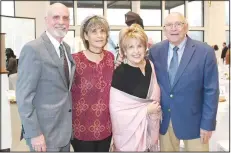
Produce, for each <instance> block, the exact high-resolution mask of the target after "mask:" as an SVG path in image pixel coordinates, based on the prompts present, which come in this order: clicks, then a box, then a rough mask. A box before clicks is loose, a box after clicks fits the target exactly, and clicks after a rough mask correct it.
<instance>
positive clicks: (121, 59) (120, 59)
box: [115, 54, 123, 69]
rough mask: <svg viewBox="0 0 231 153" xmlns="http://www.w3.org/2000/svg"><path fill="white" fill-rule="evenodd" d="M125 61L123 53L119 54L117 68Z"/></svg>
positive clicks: (116, 62)
mask: <svg viewBox="0 0 231 153" xmlns="http://www.w3.org/2000/svg"><path fill="white" fill-rule="evenodd" d="M122 62H123V55H121V54H118V55H117V59H116V61H115V69H116V68H117V67H118V66H119V65H120V64H121V63H122Z"/></svg>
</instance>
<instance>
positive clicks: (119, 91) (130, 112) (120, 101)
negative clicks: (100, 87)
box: [109, 24, 162, 151]
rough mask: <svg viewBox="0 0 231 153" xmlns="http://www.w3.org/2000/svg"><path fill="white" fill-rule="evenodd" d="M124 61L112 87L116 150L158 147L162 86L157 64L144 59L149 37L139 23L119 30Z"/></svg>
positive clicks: (149, 149) (141, 149) (140, 149)
mask: <svg viewBox="0 0 231 153" xmlns="http://www.w3.org/2000/svg"><path fill="white" fill-rule="evenodd" d="M119 38H120V40H119V44H120V48H121V54H122V55H123V56H124V57H125V61H124V62H123V63H122V64H121V65H120V66H118V67H117V68H116V70H115V71H114V74H113V79H112V85H111V90H110V104H109V105H110V115H111V122H112V134H113V140H112V141H113V142H112V143H113V145H112V146H113V147H112V150H113V151H158V138H159V126H160V121H161V117H162V116H161V115H162V113H161V108H160V103H159V102H160V88H159V85H158V83H157V79H156V75H155V69H154V65H153V64H152V63H151V61H149V60H146V59H145V55H146V50H147V42H148V38H147V35H146V34H145V32H144V30H143V29H142V28H141V27H140V26H139V25H137V24H133V25H132V26H130V27H126V28H124V29H122V30H121V31H120V36H119Z"/></svg>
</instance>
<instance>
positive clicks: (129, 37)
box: [119, 24, 148, 67]
mask: <svg viewBox="0 0 231 153" xmlns="http://www.w3.org/2000/svg"><path fill="white" fill-rule="evenodd" d="M119 39H120V40H119V44H120V47H121V48H120V52H121V54H122V55H123V56H124V57H125V58H126V59H127V60H128V64H129V65H131V66H134V67H138V66H139V65H141V64H142V63H143V61H144V59H145V55H146V52H147V42H148V38H147V35H146V34H145V32H144V30H143V29H142V28H141V27H140V26H139V25H137V24H133V25H131V26H130V27H126V28H123V29H122V30H121V31H120V34H119Z"/></svg>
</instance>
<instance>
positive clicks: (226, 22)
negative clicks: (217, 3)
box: [225, 1, 230, 26]
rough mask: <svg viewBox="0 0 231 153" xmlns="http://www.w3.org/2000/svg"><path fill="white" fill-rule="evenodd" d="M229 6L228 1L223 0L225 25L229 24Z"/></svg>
mask: <svg viewBox="0 0 231 153" xmlns="http://www.w3.org/2000/svg"><path fill="white" fill-rule="evenodd" d="M229 6H230V1H225V25H227V26H229V18H230V14H229Z"/></svg>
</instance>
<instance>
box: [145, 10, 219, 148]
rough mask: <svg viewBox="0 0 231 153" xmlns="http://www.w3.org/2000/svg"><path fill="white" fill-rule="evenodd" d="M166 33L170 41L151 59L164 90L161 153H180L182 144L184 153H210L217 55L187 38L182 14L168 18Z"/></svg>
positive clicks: (156, 49)
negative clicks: (181, 143) (182, 142)
mask: <svg viewBox="0 0 231 153" xmlns="http://www.w3.org/2000/svg"><path fill="white" fill-rule="evenodd" d="M164 32H165V35H166V37H167V40H164V41H162V42H160V43H157V44H155V45H154V47H152V48H151V49H150V55H149V57H150V60H151V61H152V62H153V63H154V65H155V70H156V75H157V80H158V83H159V85H160V88H161V107H162V111H163V121H162V123H161V127H160V134H161V135H160V148H161V151H179V146H180V140H184V146H185V151H209V145H208V142H209V139H210V137H211V135H212V131H214V130H215V127H216V114H217V107H218V98H219V82H218V68H217V63H216V56H215V52H214V50H213V48H212V47H210V46H208V45H207V44H205V43H203V42H199V41H196V40H192V39H191V38H190V37H188V36H187V32H188V23H187V21H186V19H185V18H184V16H183V15H182V14H180V13H171V14H169V15H168V16H167V17H166V19H165V24H164Z"/></svg>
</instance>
